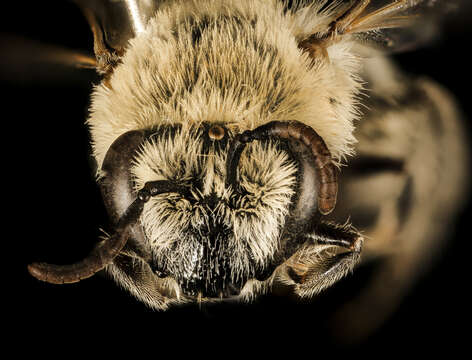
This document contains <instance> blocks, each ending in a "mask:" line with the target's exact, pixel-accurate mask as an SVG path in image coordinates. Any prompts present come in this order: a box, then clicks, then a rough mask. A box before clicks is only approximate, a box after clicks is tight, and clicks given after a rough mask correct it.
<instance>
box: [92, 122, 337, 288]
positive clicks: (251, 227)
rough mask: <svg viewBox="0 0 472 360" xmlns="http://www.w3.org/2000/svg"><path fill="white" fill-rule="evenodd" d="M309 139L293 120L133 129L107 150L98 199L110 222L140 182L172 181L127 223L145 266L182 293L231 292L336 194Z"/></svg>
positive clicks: (267, 269) (261, 270) (282, 251)
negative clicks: (146, 250)
mask: <svg viewBox="0 0 472 360" xmlns="http://www.w3.org/2000/svg"><path fill="white" fill-rule="evenodd" d="M288 131H290V132H291V135H290V134H289V132H288ZM303 131H305V132H306V134H305V133H304V132H303ZM301 134H303V136H304V137H303V136H302V135H301ZM300 136H302V138H301V137H300ZM297 137H298V138H297ZM315 138H316V139H317V141H319V140H321V138H319V137H317V135H316V133H315V132H314V131H313V130H311V129H310V128H308V127H305V126H302V125H300V124H299V123H293V122H292V123H282V122H274V123H270V124H267V125H265V126H262V127H259V128H258V129H255V130H253V131H252V132H246V133H243V134H233V133H232V131H230V130H229V129H228V128H227V127H225V126H224V125H223V124H210V123H203V124H200V126H198V127H195V126H193V127H184V126H182V125H176V126H161V127H159V128H155V129H149V130H139V131H131V132H128V133H125V134H124V135H122V136H120V137H119V138H118V139H117V140H116V141H115V142H114V143H113V144H112V146H111V147H110V149H109V151H108V153H107V155H106V157H105V160H104V163H103V167H102V173H103V174H104V176H103V178H102V179H101V185H102V192H103V196H104V200H105V204H106V206H107V208H108V210H109V213H110V216H111V218H112V219H113V220H114V221H118V219H120V217H122V215H123V213H125V212H126V210H127V208H128V206H129V205H130V204H131V203H132V202H133V201H134V199H135V198H136V196H137V194H138V192H139V190H140V189H142V188H144V187H145V186H146V184H150V183H159V182H160V183H165V184H172V185H173V188H172V190H171V191H169V192H163V193H160V194H158V195H156V196H152V197H151V198H150V199H149V201H148V202H147V203H146V205H145V206H144V209H143V211H142V214H141V217H140V221H139V222H138V223H137V224H136V226H135V228H134V232H133V233H134V237H135V240H136V241H137V242H138V243H142V244H146V245H147V244H148V245H149V247H150V253H151V257H150V260H149V261H150V264H151V267H152V268H153V270H154V271H155V272H156V274H158V276H159V277H161V278H163V277H168V278H172V279H173V280H175V282H176V283H177V284H178V286H179V287H180V290H181V291H182V293H183V294H185V295H187V296H191V297H195V296H204V297H230V296H234V295H238V294H239V293H240V291H241V289H242V288H243V287H244V285H245V284H246V282H247V281H248V280H250V279H259V280H265V279H267V278H268V277H270V276H271V275H272V273H273V270H274V265H277V264H278V263H279V262H281V261H283V259H284V258H285V257H286V256H287V251H288V252H291V251H293V249H288V248H289V247H291V246H288V245H287V243H286V241H285V240H284V239H286V238H288V237H290V236H288V235H289V234H291V235H295V234H297V233H300V232H302V231H304V230H305V229H306V226H308V225H309V224H311V223H312V222H313V221H315V220H316V217H317V216H319V215H320V214H321V213H326V212H329V211H330V210H329V209H327V207H331V206H332V205H330V204H329V201H331V200H328V202H327V200H326V199H329V198H332V197H333V196H334V197H335V193H334V194H332V193H331V194H329V193H327V191H326V189H325V188H324V187H323V186H324V185H322V183H326V181H325V180H323V176H326V169H328V168H330V166H331V165H330V163H329V162H330V159H325V158H323V156H325V155H323V154H324V153H323V154H321V152H320V151H321V150H319V149H316V150H312V147H313V149H315V148H316V146H322V147H323V146H324V145H322V144H318V145H315V141H314V139H315ZM253 140H256V141H253ZM321 141H322V140H321ZM305 143H306V144H305ZM320 149H321V148H320ZM325 151H327V150H326V147H325V146H324V148H323V150H322V152H325ZM328 156H329V153H328ZM320 162H324V165H323V167H324V168H325V169H324V170H323V169H322V168H319V166H320V164H321V163H320ZM320 175H321V176H320ZM331 180H333V181H335V178H333V179H331ZM320 185H321V187H320ZM317 208H319V210H320V211H316V210H317Z"/></svg>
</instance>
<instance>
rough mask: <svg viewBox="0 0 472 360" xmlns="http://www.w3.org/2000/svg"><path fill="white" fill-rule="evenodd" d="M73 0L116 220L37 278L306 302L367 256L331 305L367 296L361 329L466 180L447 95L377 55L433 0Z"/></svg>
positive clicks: (386, 303) (404, 277) (154, 297)
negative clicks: (86, 28)
mask: <svg viewBox="0 0 472 360" xmlns="http://www.w3.org/2000/svg"><path fill="white" fill-rule="evenodd" d="M76 3H77V4H78V5H79V7H80V8H81V10H82V11H83V13H84V15H85V17H86V18H87V21H88V23H89V25H90V28H91V30H92V33H93V38H94V53H95V56H94V57H83V56H74V57H71V59H70V60H69V61H71V62H72V63H73V64H75V65H77V66H87V67H94V68H96V70H97V72H98V73H99V74H100V76H101V81H100V83H99V84H98V85H97V86H95V87H94V89H93V92H92V94H91V105H90V109H89V116H88V119H87V126H88V128H89V130H90V136H91V141H92V149H93V158H94V160H95V162H96V164H97V171H96V178H97V183H98V185H99V187H100V190H101V193H102V196H103V201H104V204H105V207H106V208H107V211H108V214H109V217H110V221H111V223H112V226H113V229H114V231H113V233H112V234H111V235H107V236H106V238H105V239H103V240H102V241H100V242H99V243H98V244H97V246H96V247H95V248H94V249H93V250H92V252H91V253H90V254H89V255H88V256H87V257H86V258H85V259H84V260H82V261H80V262H78V263H75V264H71V265H52V264H47V263H32V264H30V265H29V266H28V270H29V272H30V274H31V275H33V276H34V277H36V278H37V279H39V280H42V281H46V282H50V283H56V284H64V283H72V282H78V281H80V280H82V279H85V278H88V277H91V276H93V275H94V274H96V273H97V272H104V273H105V274H106V275H108V276H109V277H110V278H112V279H113V280H114V281H115V282H116V283H117V284H119V285H120V286H121V287H123V288H124V289H126V290H127V291H129V292H130V293H131V294H133V295H134V296H135V297H136V298H137V299H138V300H139V301H141V302H143V303H145V304H146V305H147V306H149V307H151V308H152V309H156V310H166V309H168V308H169V307H171V306H175V305H181V304H186V303H194V302H197V303H206V302H219V301H226V300H229V299H238V300H242V301H248V302H249V301H252V300H254V299H256V298H258V297H259V296H261V295H264V294H275V295H277V294H280V295H289V296H293V297H296V298H299V299H310V298H313V297H316V296H317V295H318V294H319V293H320V292H322V291H323V290H325V289H327V288H329V287H331V286H332V285H333V284H335V283H336V282H338V281H339V280H340V279H342V278H344V277H345V276H346V275H347V274H349V273H351V272H352V271H353V270H354V269H355V267H356V266H357V265H358V264H359V263H360V261H361V255H362V259H363V260H362V261H363V262H368V261H370V260H373V259H378V258H382V259H386V260H385V261H384V262H383V264H382V266H381V267H380V269H379V270H378V271H377V272H376V275H375V277H374V278H373V279H372V281H371V284H369V286H368V287H367V289H366V290H365V291H364V292H363V293H362V295H361V296H360V297H359V298H358V299H355V300H354V301H353V302H352V303H350V304H348V305H347V306H346V307H344V308H342V309H341V310H340V313H339V317H340V318H346V316H348V317H349V318H351V319H353V320H352V324H358V323H360V322H358V321H357V320H356V316H357V315H356V314H365V311H363V310H365V309H366V307H368V306H369V304H371V302H372V301H373V299H374V300H375V303H376V304H378V306H376V307H375V310H372V311H371V312H370V318H367V319H366V318H365V315H364V319H363V322H362V323H363V326H365V329H366V330H365V331H368V330H369V329H371V328H373V327H375V326H376V324H377V323H378V322H379V321H381V320H382V319H383V318H385V317H386V316H387V315H388V314H389V313H391V311H392V309H393V308H394V306H395V304H397V303H398V300H399V299H400V298H401V297H402V296H403V294H404V293H405V292H406V291H407V290H408V288H409V287H410V286H411V283H412V282H413V281H414V278H415V277H417V276H418V273H419V272H420V270H421V269H422V267H423V266H424V264H425V262H426V261H427V260H428V257H429V256H430V255H431V253H432V252H434V249H436V248H437V247H438V244H439V243H440V239H441V238H443V235H444V233H445V232H446V231H447V229H448V225H449V224H450V223H451V222H452V221H453V219H454V217H455V214H456V213H457V211H459V209H460V207H461V203H462V202H461V198H462V197H463V195H464V191H465V188H466V183H465V178H466V173H467V169H466V166H465V165H464V164H467V151H466V146H465V142H466V141H465V139H464V134H463V131H462V129H461V124H460V113H459V111H458V110H457V107H456V105H455V102H454V100H453V98H452V96H451V95H450V94H449V93H448V92H447V91H446V90H444V89H443V88H442V87H440V86H439V85H437V84H436V83H434V82H433V81H431V80H428V79H424V78H413V77H409V76H407V75H405V74H403V73H402V72H401V71H400V70H399V69H398V68H397V67H396V66H395V64H394V63H393V62H392V61H391V60H390V59H389V57H388V56H386V55H384V54H385V50H387V51H391V50H396V49H400V50H401V49H404V48H408V47H411V46H415V45H416V44H417V43H418V42H422V41H424V40H425V39H424V38H425V37H426V36H427V35H429V34H425V32H420V33H419V32H418V31H417V29H418V28H417V26H416V25H415V24H417V23H418V22H420V23H421V20H420V19H421V17H419V16H417V15H423V14H426V15H429V14H430V13H431V14H432V13H435V11H436V10H434V9H442V8H443V6H445V5H444V4H443V3H444V2H440V1H435V0H398V1H386V0H383V1H376V0H359V1H328V0H314V1H294V2H291V3H284V2H282V1H276V0H268V1H262V0H248V1H236V0H221V1H209V0H200V1H192V0H189V1H178V0H175V1H140V0H135V1H131V0H129V1H125V0H123V1H106V0H104V1H87V0H81V1H79V0H77V1H76ZM425 18H427V17H425ZM423 29H424V28H423ZM405 34H406V35H408V36H406V35H405ZM406 40H408V41H406ZM444 149H447V153H446V152H445V151H444ZM425 249H428V252H427V253H426V254H425ZM386 288H388V290H389V291H385V289H386ZM359 309H360V310H359Z"/></svg>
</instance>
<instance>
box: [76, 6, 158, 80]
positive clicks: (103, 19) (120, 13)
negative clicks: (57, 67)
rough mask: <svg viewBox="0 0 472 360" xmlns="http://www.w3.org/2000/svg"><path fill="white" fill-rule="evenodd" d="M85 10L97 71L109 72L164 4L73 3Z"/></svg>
mask: <svg viewBox="0 0 472 360" xmlns="http://www.w3.org/2000/svg"><path fill="white" fill-rule="evenodd" d="M74 2H75V3H76V4H77V5H78V6H79V7H80V8H81V9H82V12H83V13H84V15H85V17H86V18H87V21H88V22H89V24H90V28H91V29H92V32H93V37H94V52H95V56H96V57H97V61H98V70H99V71H100V72H102V73H104V74H106V73H108V72H110V71H111V70H112V69H113V67H114V66H115V65H116V63H118V62H119V58H120V57H121V56H122V55H123V53H124V51H125V49H126V47H127V44H128V41H129V40H130V39H132V38H133V37H135V36H136V35H137V34H138V33H140V32H141V31H143V30H144V27H145V26H146V23H147V22H148V21H149V19H150V18H151V17H152V15H153V14H154V13H155V12H156V10H157V9H158V8H159V5H160V4H161V3H162V2H163V1H162V0H74Z"/></svg>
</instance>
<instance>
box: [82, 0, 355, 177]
mask: <svg viewBox="0 0 472 360" xmlns="http://www.w3.org/2000/svg"><path fill="white" fill-rule="evenodd" d="M323 3H324V2H323V1H320V2H315V3H314V4H312V5H309V6H306V7H301V8H300V9H299V10H298V11H296V12H295V13H292V12H286V13H285V14H284V13H283V11H282V5H280V3H279V2H277V1H272V0H271V1H256V0H252V1H236V0H223V1H219V2H215V1H209V0H203V1H197V2H194V1H185V2H180V1H173V2H171V3H170V4H169V5H168V6H163V7H162V8H161V9H160V11H159V12H157V13H156V16H155V17H154V18H153V19H151V21H150V22H149V24H148V26H147V28H146V31H145V32H143V33H141V34H139V35H138V36H137V37H136V38H134V39H132V40H131V41H130V46H129V49H128V51H127V52H126V54H125V55H124V56H123V58H122V63H121V64H120V65H118V66H117V67H116V69H115V70H114V72H113V74H112V76H111V78H110V79H109V82H108V83H107V85H105V84H101V85H98V86H97V87H96V88H95V90H94V92H93V97H92V106H91V114H90V118H89V120H88V124H89V126H90V129H91V134H92V143H93V149H94V155H95V158H96V160H97V163H98V169H100V167H101V164H102V162H103V158H104V156H105V154H106V152H107V150H108V148H109V146H110V145H111V143H112V142H113V141H114V140H115V139H116V138H117V137H118V136H119V135H121V134H122V133H124V132H126V131H129V130H133V129H141V128H149V127H153V126H155V125H158V124H175V123H179V124H184V126H189V125H194V124H199V123H200V122H203V121H207V122H224V123H225V124H227V126H228V127H229V128H231V129H232V130H234V131H235V132H240V131H242V130H245V129H252V128H254V127H257V126H258V125H261V124H264V123H267V122H269V121H272V120H298V121H301V122H303V123H305V124H307V125H310V126H311V127H313V128H314V129H315V130H316V131H317V132H318V133H319V134H320V135H321V136H322V137H323V139H324V140H325V142H326V144H327V145H328V148H329V149H330V151H331V153H332V155H333V157H334V159H335V160H336V161H339V162H341V161H342V160H343V159H344V158H345V157H346V155H348V154H350V153H351V152H352V145H353V143H354V142H355V139H354V137H353V135H352V132H353V120H354V119H355V118H356V108H355V98H356V95H357V93H358V92H359V89H360V84H359V81H358V79H357V72H358V70H359V61H358V59H357V57H356V56H355V54H354V53H353V51H352V49H351V48H352V43H351V40H350V37H349V36H346V37H345V38H343V40H342V41H339V42H336V43H335V44H333V45H331V46H330V47H328V49H327V52H328V55H329V56H328V57H327V58H323V59H319V60H318V61H316V62H315V63H314V64H313V63H312V59H310V58H309V56H308V54H306V53H303V52H302V51H301V50H300V49H299V48H298V41H300V40H301V39H303V38H306V37H307V36H309V35H310V34H313V33H316V32H320V33H322V32H323V31H326V27H327V24H329V22H330V21H331V20H332V18H333V16H334V14H335V12H334V11H333V10H332V9H331V11H330V9H328V10H326V11H324V12H320V9H321V6H322V5H323ZM217 16H227V17H228V18H229V19H230V20H229V21H228V23H227V26H223V27H222V26H221V24H219V26H212V25H210V26H209V28H208V29H206V31H207V33H205V36H202V38H201V43H200V44H199V45H198V46H196V47H194V46H193V44H192V39H191V37H190V36H189V33H190V31H189V24H188V20H186V19H188V18H189V17H192V18H194V19H196V20H195V21H198V19H201V18H204V17H210V18H212V17H217ZM235 18H237V19H239V20H238V23H236V22H235V20H234V19H235ZM251 21H255V24H254V22H253V23H251ZM208 32H209V33H208ZM176 34H178V35H176ZM253 44H257V46H259V49H258V50H255V49H254V46H253ZM193 64H198V66H196V67H194V65H193ZM197 72H198V73H197ZM188 78H191V79H196V80H195V81H194V83H193V84H192V85H191V87H192V88H191V91H188ZM218 81H221V82H223V83H224V85H223V87H224V89H225V91H224V92H223V91H221V89H220V88H219V87H218V86H217V85H216V82H218ZM169 91H170V92H169ZM280 94H282V97H280V98H278V95H280Z"/></svg>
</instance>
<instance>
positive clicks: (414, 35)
mask: <svg viewBox="0 0 472 360" xmlns="http://www.w3.org/2000/svg"><path fill="white" fill-rule="evenodd" d="M467 5H470V4H466V0H341V1H337V0H328V1H326V3H325V6H324V8H323V11H328V12H331V14H332V23H331V25H330V27H329V28H328V29H327V30H326V32H325V33H324V34H323V35H322V40H324V42H325V43H331V42H336V41H337V40H338V39H339V38H341V37H343V36H354V37H355V38H357V39H358V40H359V41H360V42H362V43H365V44H367V45H370V46H375V47H377V48H381V49H382V50H386V51H388V52H397V51H405V50H409V49H413V48H416V47H418V46H421V45H423V44H425V43H428V42H429V41H431V40H432V39H434V38H435V36H437V35H438V33H440V32H441V25H442V24H443V23H444V22H445V21H447V20H448V19H451V18H453V17H454V16H455V14H457V13H458V10H459V9H464V8H466V7H467ZM311 39H312V40H313V41H314V42H316V43H320V34H319V33H318V34H314V35H313V36H312V37H311ZM308 40H310V39H308Z"/></svg>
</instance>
